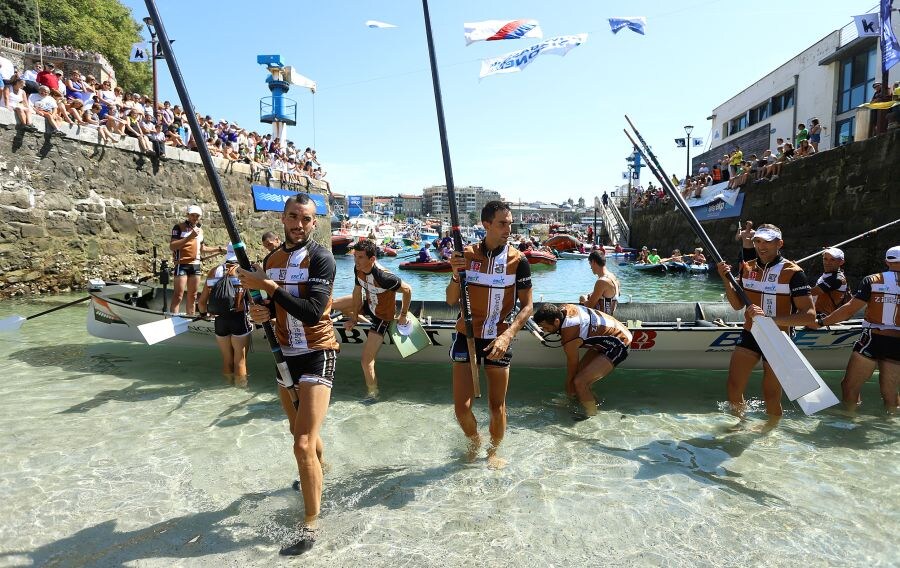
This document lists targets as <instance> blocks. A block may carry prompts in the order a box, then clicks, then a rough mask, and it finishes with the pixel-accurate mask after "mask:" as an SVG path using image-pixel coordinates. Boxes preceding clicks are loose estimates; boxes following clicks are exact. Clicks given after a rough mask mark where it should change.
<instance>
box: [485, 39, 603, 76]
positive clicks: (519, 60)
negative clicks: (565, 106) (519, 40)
mask: <svg viewBox="0 0 900 568" xmlns="http://www.w3.org/2000/svg"><path fill="white" fill-rule="evenodd" d="M587 37H588V35H587V34H578V35H570V36H559V37H553V38H550V39H548V40H546V41H542V42H541V43H538V44H535V45H532V46H531V47H526V48H525V49H521V50H519V51H514V52H512V53H507V54H506V55H501V56H500V57H494V58H492V59H483V60H482V61H481V74H480V75H479V76H478V77H479V78H484V77H487V76H488V75H495V74H498V73H517V72H519V71H521V70H522V69H524V68H525V66H527V65H528V64H529V63H531V62H532V61H533V60H534V59H535V58H536V57H537V56H538V55H541V54H542V53H552V54H553V55H559V56H564V55H565V54H567V53H569V51H571V50H572V49H574V48H576V47H578V46H579V45H581V44H582V43H584V42H586V41H587Z"/></svg>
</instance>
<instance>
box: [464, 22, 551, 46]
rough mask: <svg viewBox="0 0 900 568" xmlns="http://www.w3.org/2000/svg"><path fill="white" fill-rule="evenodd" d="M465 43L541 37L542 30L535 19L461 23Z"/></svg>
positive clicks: (542, 35)
mask: <svg viewBox="0 0 900 568" xmlns="http://www.w3.org/2000/svg"><path fill="white" fill-rule="evenodd" d="M463 32H464V33H465V36H466V45H469V44H471V43H474V42H476V41H497V40H500V39H519V38H523V37H533V38H538V39H540V38H542V37H544V32H542V31H541V26H540V24H538V21H537V20H485V21H483V22H469V23H466V24H463Z"/></svg>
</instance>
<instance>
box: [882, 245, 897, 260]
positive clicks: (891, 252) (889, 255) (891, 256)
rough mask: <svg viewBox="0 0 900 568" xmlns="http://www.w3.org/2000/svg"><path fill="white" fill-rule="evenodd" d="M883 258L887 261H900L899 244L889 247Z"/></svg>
mask: <svg viewBox="0 0 900 568" xmlns="http://www.w3.org/2000/svg"><path fill="white" fill-rule="evenodd" d="M884 259H885V260H886V261H888V262H900V245H897V246H895V247H891V248H889V249H888V251H887V252H886V253H884Z"/></svg>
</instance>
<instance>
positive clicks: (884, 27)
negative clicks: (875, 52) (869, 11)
mask: <svg viewBox="0 0 900 568" xmlns="http://www.w3.org/2000/svg"><path fill="white" fill-rule="evenodd" d="M893 3H894V0H881V68H882V69H884V70H885V71H887V70H888V69H890V68H891V67H893V66H894V65H896V64H897V63H900V43H897V36H895V35H894V29H893V28H892V27H891V7H892V5H893Z"/></svg>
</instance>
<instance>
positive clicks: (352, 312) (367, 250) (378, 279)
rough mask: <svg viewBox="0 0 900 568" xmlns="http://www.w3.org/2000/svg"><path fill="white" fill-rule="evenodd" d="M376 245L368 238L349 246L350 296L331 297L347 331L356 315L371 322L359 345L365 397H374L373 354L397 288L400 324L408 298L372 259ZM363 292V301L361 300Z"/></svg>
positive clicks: (393, 307)
mask: <svg viewBox="0 0 900 568" xmlns="http://www.w3.org/2000/svg"><path fill="white" fill-rule="evenodd" d="M377 253H378V247H376V246H375V243H373V242H372V241H368V240H363V241H359V242H358V243H356V244H355V245H353V260H354V265H355V266H354V269H353V276H354V280H355V283H354V286H353V295H351V296H344V297H342V298H337V299H335V300H334V306H333V307H334V309H335V310H340V311H341V312H343V313H344V314H346V315H347V316H348V318H349V319H348V320H347V322H346V323H345V324H344V328H345V329H347V330H348V331H349V330H351V329H353V328H354V327H356V324H357V323H358V322H359V316H360V315H363V316H365V317H366V318H367V319H368V320H369V321H370V322H371V323H372V327H371V329H370V330H369V335H368V336H367V337H366V343H365V345H363V353H362V370H363V376H364V377H365V380H366V388H367V390H368V398H369V399H372V400H375V399H377V398H378V379H377V378H376V377H375V357H376V356H377V355H378V351H379V350H380V349H381V346H382V344H383V343H384V335H385V334H386V333H387V332H388V328H389V327H390V325H391V322H393V321H394V318H395V315H394V312H395V310H396V309H397V300H396V296H397V290H399V291H400V293H401V294H402V296H403V300H402V304H401V306H400V315H399V316H398V317H397V318H396V319H397V323H398V324H399V325H401V326H404V325H406V324H407V312H408V311H409V303H410V301H411V300H412V288H411V287H410V286H409V284H407V283H406V282H404V281H402V280H401V279H400V278H399V277H398V276H396V275H394V274H392V273H390V272H388V271H387V270H385V269H384V267H383V266H381V265H379V264H378V263H377V262H376V261H375V257H376V255H377ZM363 293H365V303H364V302H363V299H364V298H363Z"/></svg>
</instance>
